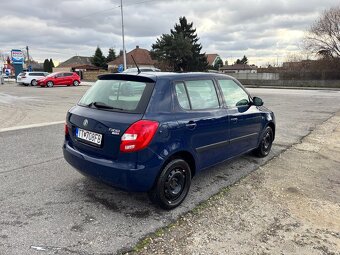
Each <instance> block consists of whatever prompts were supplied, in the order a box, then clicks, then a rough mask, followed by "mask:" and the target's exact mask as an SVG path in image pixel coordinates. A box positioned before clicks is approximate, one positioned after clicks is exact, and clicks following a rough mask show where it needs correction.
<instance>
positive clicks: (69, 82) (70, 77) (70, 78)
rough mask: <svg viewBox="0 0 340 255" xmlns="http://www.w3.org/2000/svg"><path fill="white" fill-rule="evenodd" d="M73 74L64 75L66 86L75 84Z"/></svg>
mask: <svg viewBox="0 0 340 255" xmlns="http://www.w3.org/2000/svg"><path fill="white" fill-rule="evenodd" d="M72 77H73V74H72V73H64V85H71V84H72V82H73V79H72Z"/></svg>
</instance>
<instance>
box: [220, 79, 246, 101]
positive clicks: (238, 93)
mask: <svg viewBox="0 0 340 255" xmlns="http://www.w3.org/2000/svg"><path fill="white" fill-rule="evenodd" d="M218 82H219V84H220V87H221V89H222V92H223V96H224V100H225V102H226V104H227V106H228V107H239V106H245V105H249V96H248V94H247V93H246V92H245V91H244V90H243V89H242V88H241V87H240V86H239V85H238V84H237V83H236V82H234V81H233V80H219V81H218Z"/></svg>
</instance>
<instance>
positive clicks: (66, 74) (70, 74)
mask: <svg viewBox="0 0 340 255" xmlns="http://www.w3.org/2000/svg"><path fill="white" fill-rule="evenodd" d="M72 75H73V73H64V77H66V76H72Z"/></svg>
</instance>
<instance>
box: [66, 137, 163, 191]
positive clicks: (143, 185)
mask: <svg viewBox="0 0 340 255" xmlns="http://www.w3.org/2000/svg"><path fill="white" fill-rule="evenodd" d="M63 154H64V158H65V160H66V161H67V162H68V163H69V164H70V165H71V166H73V167H74V168H75V169H76V170H78V171H79V172H80V173H82V174H84V175H88V176H91V177H94V178H95V179H98V180H100V181H103V182H105V183H107V184H109V185H111V186H114V187H117V188H121V189H124V190H126V191H131V192H146V191H149V190H150V189H151V188H152V186H153V184H154V182H155V179H156V177H157V176H158V173H159V171H160V168H161V164H160V165H159V166H158V165H157V166H153V167H147V166H146V165H138V164H136V162H119V161H117V160H108V159H103V158H98V157H93V156H89V155H87V154H84V153H82V152H80V151H78V150H77V149H75V148H73V147H71V146H70V145H69V144H68V142H67V141H66V142H65V143H64V145H63Z"/></svg>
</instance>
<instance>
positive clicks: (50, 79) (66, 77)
mask: <svg viewBox="0 0 340 255" xmlns="http://www.w3.org/2000/svg"><path fill="white" fill-rule="evenodd" d="M79 84H80V77H79V75H78V74H77V73H72V72H57V73H51V74H49V75H47V76H46V77H45V78H42V79H40V80H38V85H39V86H41V87H53V86H55V85H66V86H71V85H73V86H78V85H79Z"/></svg>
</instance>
